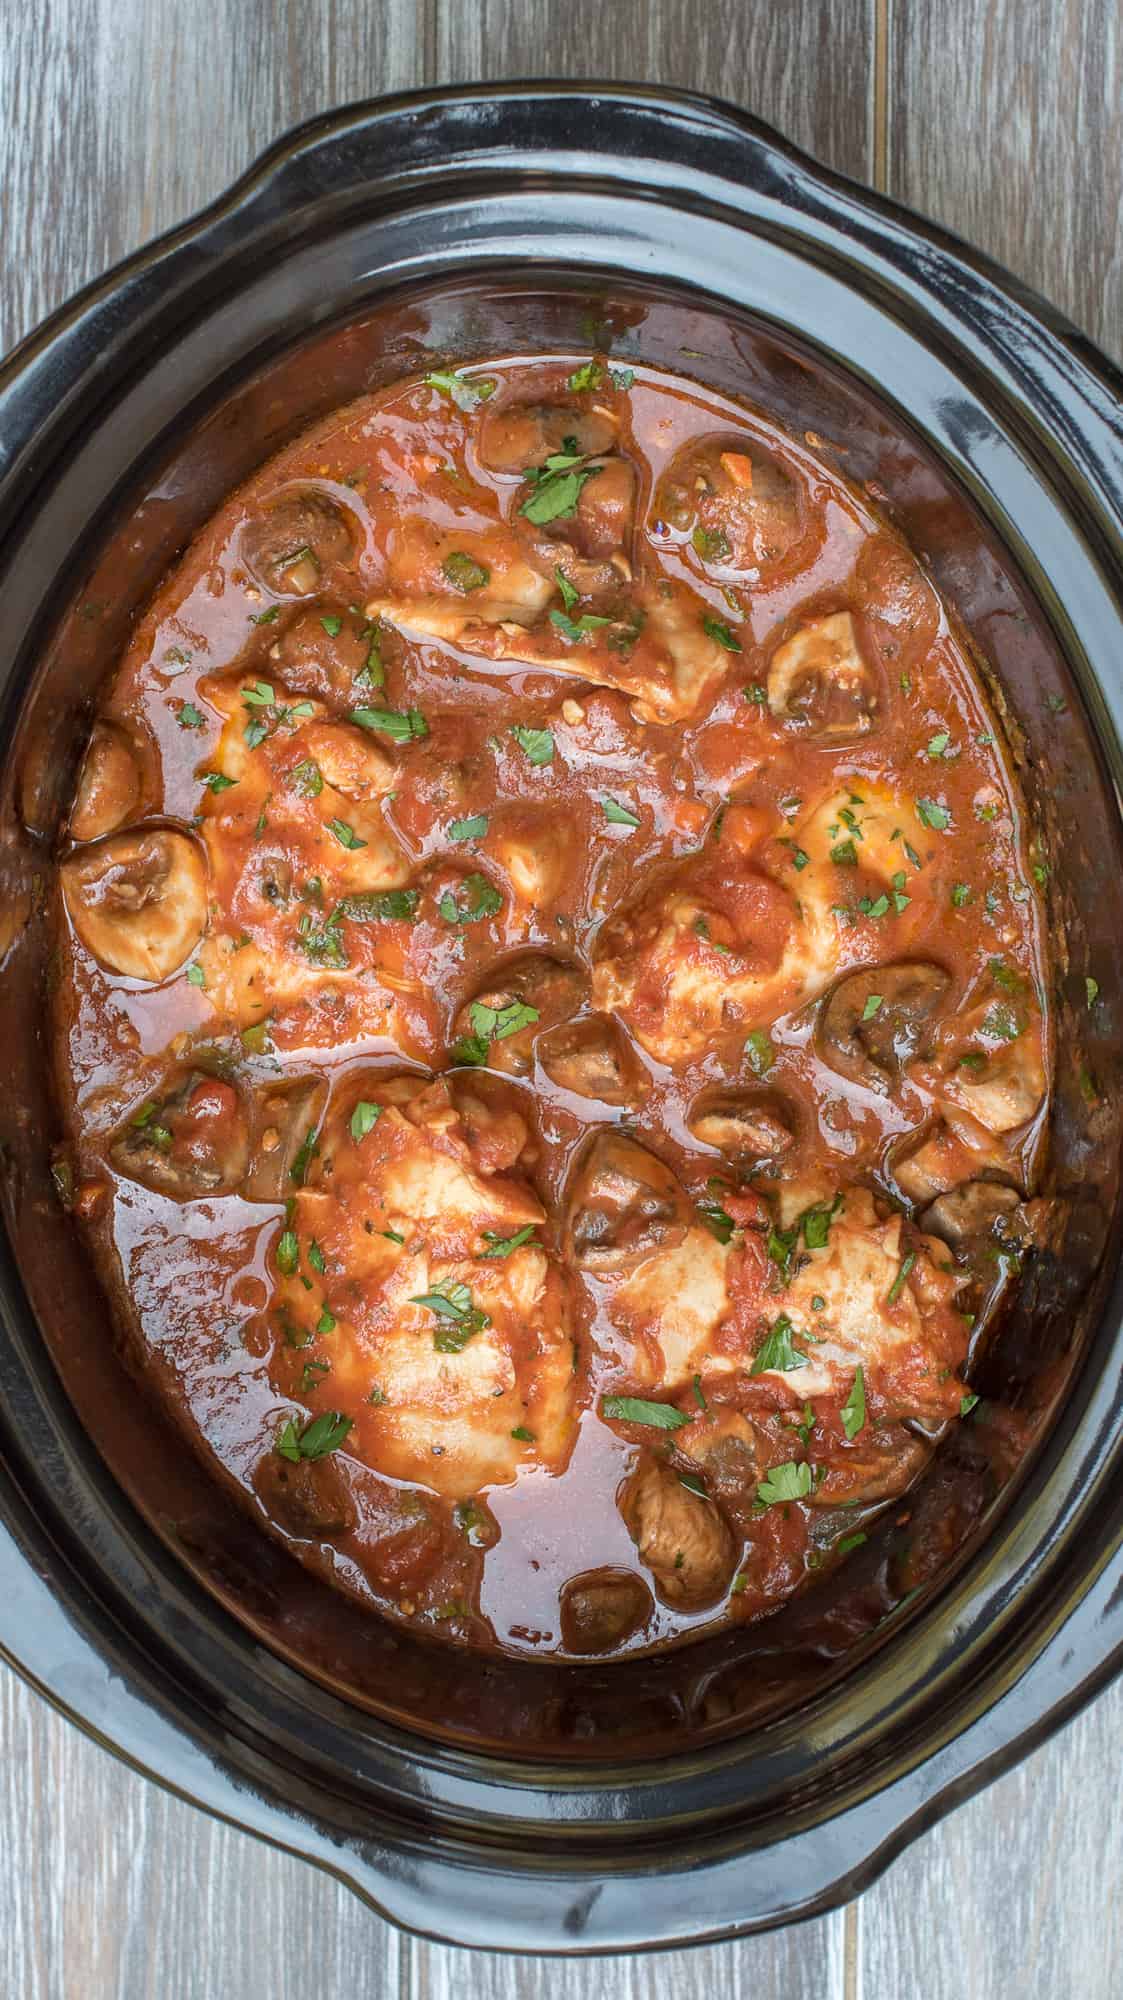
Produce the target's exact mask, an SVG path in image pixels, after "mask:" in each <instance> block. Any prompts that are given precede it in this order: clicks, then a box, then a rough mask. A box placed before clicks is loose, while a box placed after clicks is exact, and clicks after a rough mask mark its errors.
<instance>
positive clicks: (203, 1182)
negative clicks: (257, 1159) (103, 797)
mask: <svg viewBox="0 0 1123 2000" xmlns="http://www.w3.org/2000/svg"><path fill="white" fill-rule="evenodd" d="M109 1157H110V1159H111V1160H112V1162H113V1165H114V1166H115V1167H116V1169H117V1171H118V1173H121V1174H125V1175H126V1176H127V1177H128V1179H129V1180H133V1181H139V1182H140V1184H141V1186H142V1187H147V1188H151V1189H152V1190H153V1191H154V1192H155V1193H156V1194H166V1195H171V1196H172V1197H173V1198H174V1199H175V1200H176V1201H195V1200H197V1199H198V1198H199V1197H200V1196H201V1195H208V1194H212V1195H213V1194H230V1193H232V1192H233V1190H234V1189H235V1188H237V1187H238V1186H239V1184H240V1183H241V1181H242V1179H243V1176H244V1175H245V1171H246V1163H247V1161H248V1159H249V1130H248V1124H247V1119H246V1114H245V1110H244V1107H243V1105H242V1101H241V1097H240V1096H239V1093H238V1091H237V1089H236V1088H235V1086H234V1085H233V1084H232V1083H227V1082H225V1081H224V1080H223V1079H222V1078H221V1077H217V1076H211V1075H210V1074H209V1073H208V1072H206V1071H204V1070H189V1071H187V1073H186V1074H185V1075H183V1076H181V1077H178V1078H175V1079H172V1081H171V1084H170V1088H169V1089H168V1090H167V1091H165V1092H164V1093H163V1094H162V1095H161V1096H159V1097H156V1098H149V1099H148V1100H147V1101H146V1102H145V1103H144V1104H142V1105H141V1106H140V1108H139V1110H137V1111H135V1112H134V1113H133V1115H132V1117H131V1118H130V1120H129V1123H128V1124H127V1125H126V1126H125V1128H124V1130H123V1131H122V1132H121V1133H119V1135H118V1137H117V1138H116V1139H115V1140H114V1141H113V1144H112V1146H111V1147H110V1149H109Z"/></svg>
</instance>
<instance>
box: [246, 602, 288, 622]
mask: <svg viewBox="0 0 1123 2000" xmlns="http://www.w3.org/2000/svg"><path fill="white" fill-rule="evenodd" d="M280 615H281V607H280V605H279V604H271V605H270V606H269V609H268V611H257V612H254V611H251V612H250V624H251V625H272V624H273V622H274V620H275V619H277V618H279V617H280Z"/></svg>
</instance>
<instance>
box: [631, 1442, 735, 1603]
mask: <svg viewBox="0 0 1123 2000" xmlns="http://www.w3.org/2000/svg"><path fill="white" fill-rule="evenodd" d="M620 1512H621V1513H622V1514H623V1516H624V1521H625V1524H626V1526H627V1529H628V1532H629V1534H630V1535H631V1537H632V1540H633V1541H634V1542H635V1545H636V1549H637V1551H638V1554H639V1558H640V1561H641V1562H643V1563H645V1564H646V1565H647V1568H648V1569H649V1570H650V1571H651V1576H652V1581H653V1583H654V1585H655V1588H656V1590H657V1591H658V1593H659V1595H660V1597H662V1598H663V1599H664V1600H665V1601H666V1602H667V1603H668V1604H673V1605H676V1606H677V1607H679V1608H680V1609H681V1610H690V1611H696V1610H701V1609H702V1608H703V1607H704V1606H705V1605H707V1604H713V1603H715V1602H716V1600H717V1599H718V1598H719V1597H721V1596H722V1595H723V1594H724V1592H725V1590H726V1589H727V1588H728V1585H729V1580H730V1578H731V1576H732V1574H733V1566H734V1561H735V1557H736V1550H735V1547H734V1543H733V1537H732V1535H731V1534H730V1532H729V1529H728V1527H727V1526H726V1524H725V1521H724V1520H723V1519H722V1516H721V1514H720V1513H719V1512H718V1510H717V1508H716V1507H715V1506H714V1505H713V1504H712V1503H711V1502H710V1501H709V1500H703V1499H702V1498H701V1497H700V1495H699V1494H697V1493H692V1492H691V1491H690V1489H689V1487H686V1486H684V1485H683V1483H682V1479H681V1478H680V1476H679V1474H678V1473H677V1472H675V1471H674V1469H673V1467H671V1466H669V1465H661V1464H660V1463H659V1462H658V1460H657V1459H653V1458H650V1457H648V1456H647V1455H646V1454H645V1455H644V1456H643V1457H642V1458H641V1459H640V1462H639V1465H638V1466H637V1467H636V1470H635V1472H633V1473H632V1475H631V1477H630V1479H629V1480H628V1482H627V1484H626V1486H625V1487H624V1490H623V1492H622V1494H621V1496H620Z"/></svg>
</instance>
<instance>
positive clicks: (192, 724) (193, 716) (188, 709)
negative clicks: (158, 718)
mask: <svg viewBox="0 0 1123 2000" xmlns="http://www.w3.org/2000/svg"><path fill="white" fill-rule="evenodd" d="M176 721H177V722H178V724H179V726H180V728H181V729H202V728H203V727H204V718H203V717H202V715H200V713H199V710H198V709H197V708H196V707H195V706H194V704H193V703H192V702H189V701H185V702H184V704H183V707H182V708H181V709H180V710H179V713H178V714H177V716H176Z"/></svg>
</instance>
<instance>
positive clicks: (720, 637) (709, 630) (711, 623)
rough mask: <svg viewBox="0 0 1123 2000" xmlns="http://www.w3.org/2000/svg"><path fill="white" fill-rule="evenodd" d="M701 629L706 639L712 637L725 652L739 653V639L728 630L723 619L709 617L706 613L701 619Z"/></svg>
mask: <svg viewBox="0 0 1123 2000" xmlns="http://www.w3.org/2000/svg"><path fill="white" fill-rule="evenodd" d="M702 630H703V632H704V633H705V634H706V637H707V639H713V640H714V641H715V643H716V644H717V645H719V646H721V647H722V648H723V650H724V651H725V652H727V653H739V652H740V651H741V641H740V640H739V639H738V638H737V637H736V636H735V634H734V633H732V632H731V631H730V629H729V627H728V625H727V624H725V622H724V620H723V619H721V618H711V617H709V616H708V615H707V616H706V617H705V618H703V620H702Z"/></svg>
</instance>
